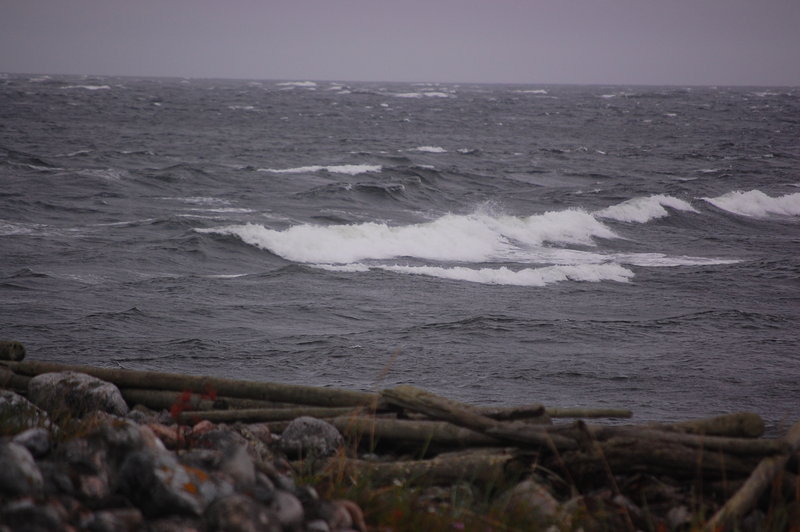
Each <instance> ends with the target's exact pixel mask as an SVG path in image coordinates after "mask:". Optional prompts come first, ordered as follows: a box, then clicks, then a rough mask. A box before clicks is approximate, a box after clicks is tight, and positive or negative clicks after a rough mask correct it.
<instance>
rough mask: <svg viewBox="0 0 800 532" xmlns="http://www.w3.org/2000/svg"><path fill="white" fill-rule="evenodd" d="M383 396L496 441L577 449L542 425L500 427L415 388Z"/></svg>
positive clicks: (471, 409)
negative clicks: (493, 438) (497, 439)
mask: <svg viewBox="0 0 800 532" xmlns="http://www.w3.org/2000/svg"><path fill="white" fill-rule="evenodd" d="M381 396H382V397H383V399H384V400H385V401H386V402H387V403H389V404H393V405H397V406H400V407H403V408H407V409H409V410H412V411H414V412H420V413H423V414H425V415H427V416H429V417H432V418H434V419H442V420H445V421H449V422H451V423H453V424H455V425H459V426H462V427H467V428H469V429H472V430H474V431H476V432H481V433H484V434H487V435H490V436H493V437H495V438H500V439H505V440H508V441H513V442H516V443H524V444H527V445H538V446H546V447H549V448H553V449H555V448H561V449H570V448H574V447H576V444H575V442H574V441H573V440H569V439H567V438H565V437H563V436H559V435H551V434H548V433H547V432H546V430H545V428H544V427H543V426H541V425H533V424H530V423H523V422H514V423H501V422H498V421H495V420H494V419H492V418H490V417H487V416H484V415H482V414H481V413H480V412H479V411H478V410H477V409H475V408H474V407H471V406H469V405H465V404H463V403H459V402H457V401H453V400H451V399H447V398H445V397H441V396H438V395H435V394H433V393H430V392H428V391H425V390H422V389H420V388H416V387H414V386H407V385H403V386H396V387H395V388H392V389H389V390H383V391H382V392H381Z"/></svg>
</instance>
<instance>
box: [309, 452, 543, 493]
mask: <svg viewBox="0 0 800 532" xmlns="http://www.w3.org/2000/svg"><path fill="white" fill-rule="evenodd" d="M526 469H527V468H526V467H525V466H524V464H523V463H522V462H515V455H514V454H512V453H511V452H494V453H475V452H469V453H459V454H452V455H439V456H437V457H436V458H432V459H430V460H405V461H393V462H373V461H367V460H355V459H348V458H341V457H339V458H331V459H329V460H328V461H326V462H325V463H324V464H323V465H322V475H323V476H333V477H334V478H336V477H338V478H341V476H342V475H348V476H359V477H362V478H367V479H369V480H371V481H373V482H375V483H377V484H379V485H380V484H383V485H389V484H392V483H393V482H394V481H395V480H402V481H404V482H410V483H412V484H413V483H421V484H424V485H430V484H448V485H452V484H454V483H456V482H459V481H467V482H470V483H477V484H482V485H486V484H491V485H495V486H496V485H497V484H498V483H508V482H511V481H514V480H517V479H519V478H520V477H521V476H522V475H523V474H524V473H525V471H526Z"/></svg>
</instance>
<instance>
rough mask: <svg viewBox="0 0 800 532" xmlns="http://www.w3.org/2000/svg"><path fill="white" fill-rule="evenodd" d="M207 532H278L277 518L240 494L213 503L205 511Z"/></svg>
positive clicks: (278, 523)
mask: <svg viewBox="0 0 800 532" xmlns="http://www.w3.org/2000/svg"><path fill="white" fill-rule="evenodd" d="M205 518H206V527H207V530H208V532H259V531H265V532H280V531H281V530H282V529H281V525H280V522H279V521H278V517H277V516H276V515H275V514H274V513H272V512H271V511H269V510H268V509H267V508H266V507H264V506H263V505H261V504H259V503H257V502H256V501H254V500H253V499H251V498H250V497H247V496H245V495H241V494H233V495H228V496H226V497H221V498H219V499H217V500H216V501H214V502H213V503H212V504H211V505H210V506H209V507H208V509H207V510H206V514H205Z"/></svg>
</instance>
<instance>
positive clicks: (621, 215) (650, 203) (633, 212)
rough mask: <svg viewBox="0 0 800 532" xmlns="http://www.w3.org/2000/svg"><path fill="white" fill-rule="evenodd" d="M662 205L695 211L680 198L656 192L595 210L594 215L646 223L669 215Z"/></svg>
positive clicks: (621, 220) (685, 210)
mask: <svg viewBox="0 0 800 532" xmlns="http://www.w3.org/2000/svg"><path fill="white" fill-rule="evenodd" d="M664 207H669V208H671V209H675V210H678V211H684V212H697V210H696V209H695V208H694V207H692V206H691V205H690V204H689V203H688V202H686V201H684V200H682V199H678V198H675V197H672V196H666V195H664V194H656V195H653V196H647V197H641V198H633V199H629V200H627V201H623V202H622V203H618V204H617V205H612V206H611V207H607V208H605V209H602V210H600V211H597V212H596V213H595V215H596V216H599V217H601V218H609V219H611V220H617V221H619V222H638V223H646V222H649V221H650V220H655V219H657V218H664V217H665V216H669V211H667V210H666V209H665V208H664Z"/></svg>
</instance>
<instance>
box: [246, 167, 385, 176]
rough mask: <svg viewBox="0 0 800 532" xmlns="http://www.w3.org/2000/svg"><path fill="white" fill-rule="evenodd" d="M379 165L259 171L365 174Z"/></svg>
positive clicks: (275, 172)
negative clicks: (323, 171) (325, 171)
mask: <svg viewBox="0 0 800 532" xmlns="http://www.w3.org/2000/svg"><path fill="white" fill-rule="evenodd" d="M381 168H382V167H381V165H379V164H339V165H333V166H319V165H314V166H300V167H298V168H283V169H278V168H259V169H258V171H259V172H271V173H273V174H307V173H313V172H319V171H321V170H327V171H328V172H331V173H335V174H348V175H357V174H365V173H368V172H380V171H381Z"/></svg>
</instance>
